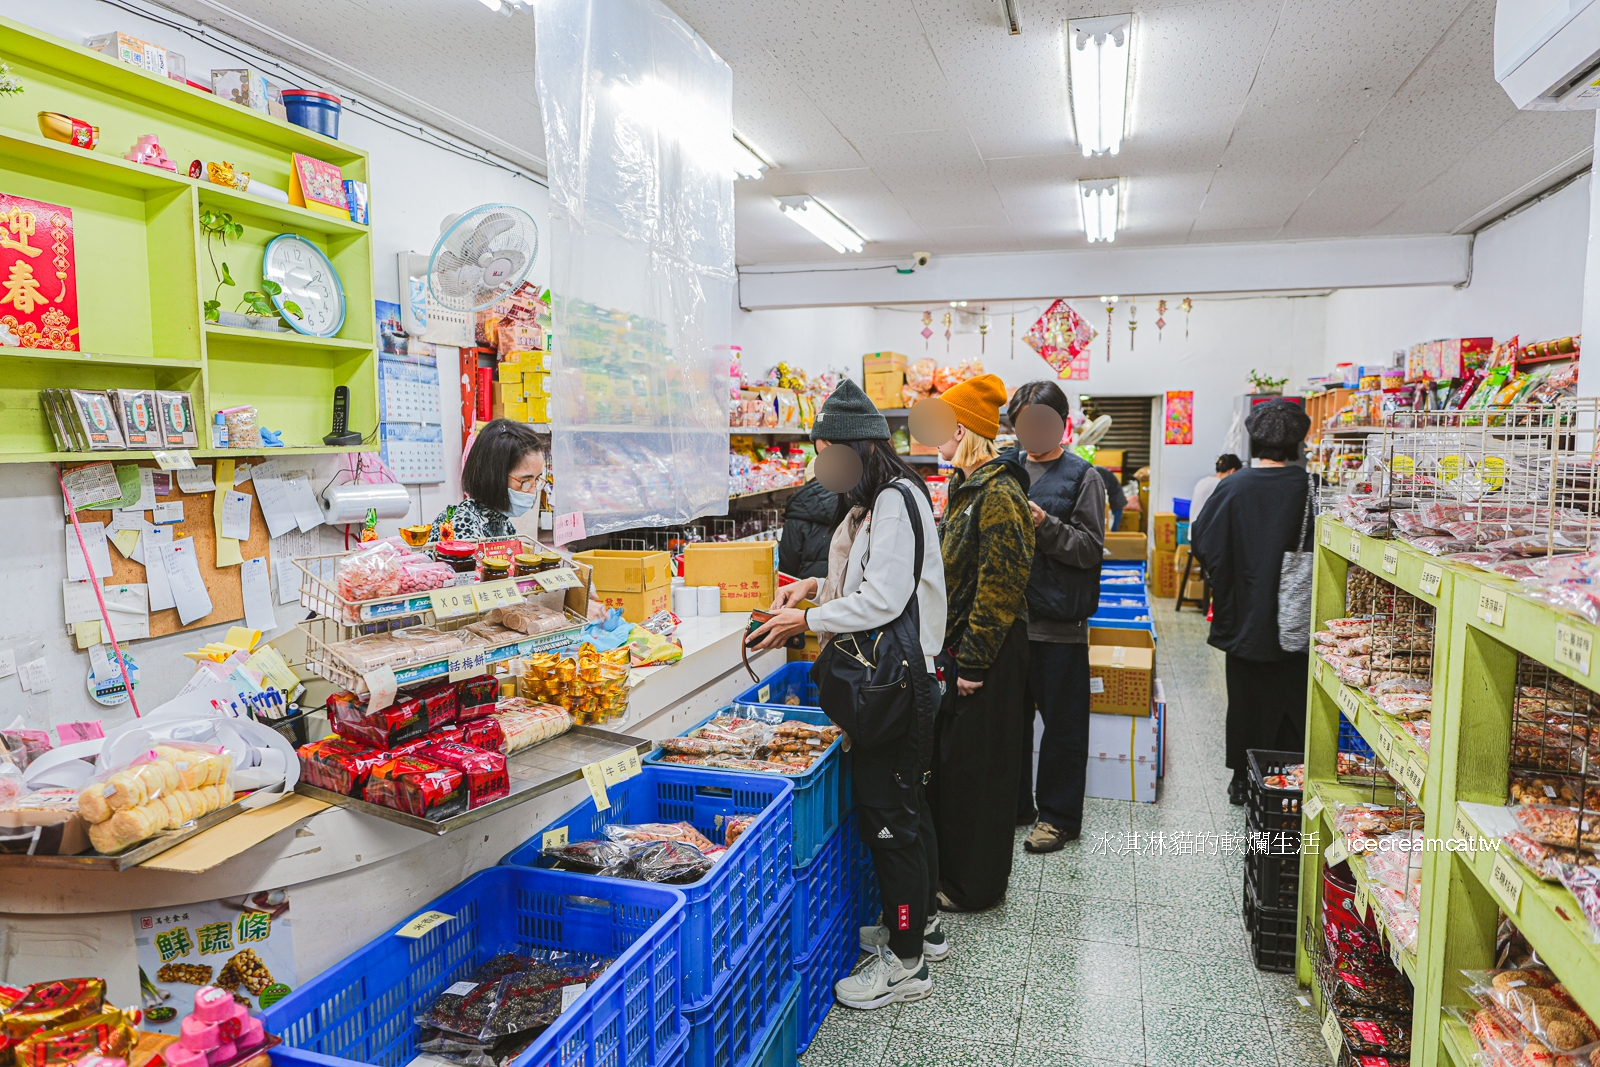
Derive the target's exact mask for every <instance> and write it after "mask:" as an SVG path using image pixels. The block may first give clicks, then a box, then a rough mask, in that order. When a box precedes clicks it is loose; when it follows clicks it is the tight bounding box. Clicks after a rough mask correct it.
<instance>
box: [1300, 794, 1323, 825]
mask: <svg viewBox="0 0 1600 1067" xmlns="http://www.w3.org/2000/svg"><path fill="white" fill-rule="evenodd" d="M1300 814H1302V815H1304V816H1305V817H1306V818H1307V819H1308V820H1309V821H1311V822H1316V821H1317V816H1318V815H1321V814H1322V798H1321V797H1319V796H1313V797H1312V798H1311V799H1310V800H1308V801H1306V802H1305V803H1304V804H1302V805H1300Z"/></svg>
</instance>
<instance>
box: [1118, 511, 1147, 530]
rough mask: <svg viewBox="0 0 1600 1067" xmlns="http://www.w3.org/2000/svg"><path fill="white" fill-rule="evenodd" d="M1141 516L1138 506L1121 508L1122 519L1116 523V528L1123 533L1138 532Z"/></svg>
mask: <svg viewBox="0 0 1600 1067" xmlns="http://www.w3.org/2000/svg"><path fill="white" fill-rule="evenodd" d="M1142 516H1143V512H1141V511H1140V510H1139V509H1138V508H1132V507H1130V508H1123V509H1122V521H1121V522H1119V523H1118V524H1117V529H1118V530H1120V531H1122V532H1123V533H1138V532H1139V519H1140V518H1141V517H1142Z"/></svg>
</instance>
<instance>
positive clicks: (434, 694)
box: [411, 679, 493, 730]
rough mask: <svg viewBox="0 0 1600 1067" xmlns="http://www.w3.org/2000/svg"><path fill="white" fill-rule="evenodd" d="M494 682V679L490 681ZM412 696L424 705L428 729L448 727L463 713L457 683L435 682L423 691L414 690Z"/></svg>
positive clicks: (423, 709) (423, 688) (423, 712)
mask: <svg viewBox="0 0 1600 1067" xmlns="http://www.w3.org/2000/svg"><path fill="white" fill-rule="evenodd" d="M490 681H491V682H492V681H493V679H490ZM411 695H412V696H414V697H415V698H416V700H417V701H418V702H419V703H420V704H421V705H422V714H423V717H424V718H425V719H426V720H427V729H429V730H437V729H438V728H439V727H441V726H448V725H450V724H451V723H453V722H455V721H456V719H457V717H458V716H459V714H460V711H461V704H460V701H459V698H458V697H457V695H456V683H454V682H450V681H440V682H434V683H432V684H431V685H425V686H423V687H422V688H421V689H417V690H413V691H412V694H411Z"/></svg>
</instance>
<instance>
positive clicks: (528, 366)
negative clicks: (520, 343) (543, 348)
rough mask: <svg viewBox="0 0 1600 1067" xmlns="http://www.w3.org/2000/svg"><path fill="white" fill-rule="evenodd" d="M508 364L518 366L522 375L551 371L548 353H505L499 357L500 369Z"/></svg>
mask: <svg viewBox="0 0 1600 1067" xmlns="http://www.w3.org/2000/svg"><path fill="white" fill-rule="evenodd" d="M508 363H509V364H512V365H514V366H520V367H521V368H522V372H523V373H524V374H526V373H527V372H529V371H548V370H552V369H553V367H552V365H551V362H550V353H548V352H534V351H531V350H530V351H523V352H507V353H505V354H504V355H502V356H501V357H500V366H501V368H502V369H503V368H504V367H505V366H506V364H508Z"/></svg>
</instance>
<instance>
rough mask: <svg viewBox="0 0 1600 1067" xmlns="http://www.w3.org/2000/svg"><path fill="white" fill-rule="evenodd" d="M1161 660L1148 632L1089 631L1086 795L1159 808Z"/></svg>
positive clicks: (1152, 636) (1099, 628)
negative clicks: (1158, 668) (1158, 686)
mask: <svg viewBox="0 0 1600 1067" xmlns="http://www.w3.org/2000/svg"><path fill="white" fill-rule="evenodd" d="M1140 536H1143V535H1140ZM1155 659H1156V650H1155V636H1154V635H1153V634H1152V633H1151V632H1150V631H1149V630H1148V629H1144V628H1136V629H1117V628H1112V627H1099V626H1091V627H1090V628H1089V767H1088V773H1087V776H1086V778H1085V788H1084V792H1085V795H1087V796H1091V797H1103V798H1105V799H1108V800H1136V801H1140V802H1142V803H1146V804H1153V803H1155V799H1156V779H1157V777H1158V776H1159V774H1160V760H1161V736H1160V725H1161V723H1160V719H1159V718H1158V717H1157V715H1156V706H1155V686H1156V681H1155V668H1156V663H1155Z"/></svg>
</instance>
